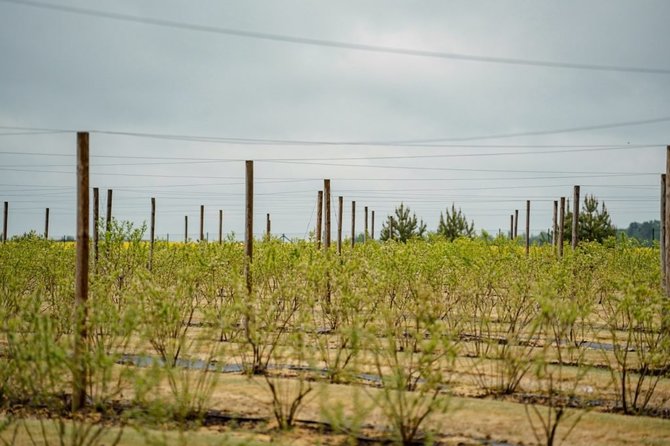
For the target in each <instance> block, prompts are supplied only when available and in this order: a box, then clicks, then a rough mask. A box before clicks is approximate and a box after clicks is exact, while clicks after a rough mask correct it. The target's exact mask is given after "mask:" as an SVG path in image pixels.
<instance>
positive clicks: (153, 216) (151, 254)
mask: <svg viewBox="0 0 670 446" xmlns="http://www.w3.org/2000/svg"><path fill="white" fill-rule="evenodd" d="M149 234H150V239H149V271H152V270H153V268H154V240H155V238H156V198H154V197H151V228H150V229H149Z"/></svg>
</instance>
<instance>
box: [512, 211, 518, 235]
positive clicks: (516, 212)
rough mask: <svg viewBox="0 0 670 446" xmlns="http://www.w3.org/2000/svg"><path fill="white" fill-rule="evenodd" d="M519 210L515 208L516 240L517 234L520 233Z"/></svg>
mask: <svg viewBox="0 0 670 446" xmlns="http://www.w3.org/2000/svg"><path fill="white" fill-rule="evenodd" d="M518 231H519V210H518V209H515V210H514V237H513V238H514V240H516V238H517V236H518V235H519V232H518Z"/></svg>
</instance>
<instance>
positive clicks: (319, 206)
mask: <svg viewBox="0 0 670 446" xmlns="http://www.w3.org/2000/svg"><path fill="white" fill-rule="evenodd" d="M322 223H323V191H322V190H320V191H319V192H317V194H316V229H315V230H314V232H315V234H314V235H315V236H316V249H321V236H322V235H323V227H322V226H323V225H322Z"/></svg>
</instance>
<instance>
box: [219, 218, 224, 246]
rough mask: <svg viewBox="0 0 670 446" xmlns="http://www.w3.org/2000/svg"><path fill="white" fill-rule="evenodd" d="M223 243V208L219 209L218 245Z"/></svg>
mask: <svg viewBox="0 0 670 446" xmlns="http://www.w3.org/2000/svg"><path fill="white" fill-rule="evenodd" d="M221 243H223V209H219V245H220V244H221Z"/></svg>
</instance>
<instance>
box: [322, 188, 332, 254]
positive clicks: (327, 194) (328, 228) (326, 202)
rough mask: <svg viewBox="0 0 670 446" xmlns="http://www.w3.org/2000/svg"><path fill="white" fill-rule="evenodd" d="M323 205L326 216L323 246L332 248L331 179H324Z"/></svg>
mask: <svg viewBox="0 0 670 446" xmlns="http://www.w3.org/2000/svg"><path fill="white" fill-rule="evenodd" d="M323 206H324V211H325V212H324V214H325V215H324V218H325V220H326V221H325V223H326V224H325V225H324V226H325V228H324V234H323V246H324V248H325V249H328V248H330V232H331V221H330V180H328V179H326V180H323Z"/></svg>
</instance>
